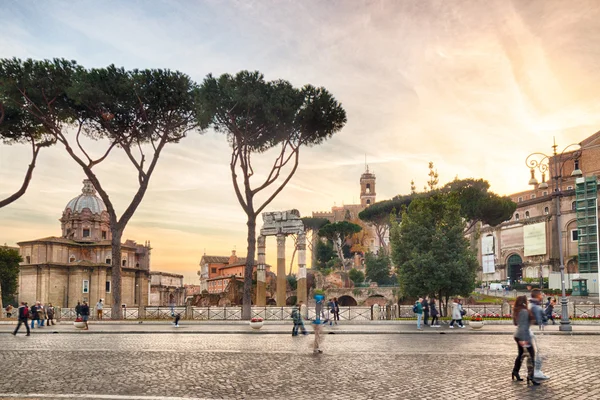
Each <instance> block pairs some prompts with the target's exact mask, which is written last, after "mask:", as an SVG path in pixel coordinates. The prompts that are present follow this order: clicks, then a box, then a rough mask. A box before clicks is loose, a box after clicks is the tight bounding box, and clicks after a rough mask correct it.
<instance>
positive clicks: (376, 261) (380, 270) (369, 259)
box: [365, 251, 391, 285]
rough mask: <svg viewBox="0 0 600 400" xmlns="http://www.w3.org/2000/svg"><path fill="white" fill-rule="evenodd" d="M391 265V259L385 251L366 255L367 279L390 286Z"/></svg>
mask: <svg viewBox="0 0 600 400" xmlns="http://www.w3.org/2000/svg"><path fill="white" fill-rule="evenodd" d="M390 272H391V265H390V258H389V257H388V256H387V255H386V254H385V252H383V251H379V252H378V253H377V254H373V253H371V252H369V253H367V254H366V255H365V277H366V279H368V280H370V281H371V282H376V283H377V284H378V285H388V284H390V283H391V277H390Z"/></svg>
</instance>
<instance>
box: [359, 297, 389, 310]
mask: <svg viewBox="0 0 600 400" xmlns="http://www.w3.org/2000/svg"><path fill="white" fill-rule="evenodd" d="M387 302H388V301H387V300H386V298H385V296H383V295H381V294H374V295H371V296H369V297H367V298H366V300H365V301H364V303H363V305H365V306H369V307H370V306H372V305H374V304H379V305H380V306H385V305H386V304H387Z"/></svg>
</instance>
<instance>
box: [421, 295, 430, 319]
mask: <svg viewBox="0 0 600 400" xmlns="http://www.w3.org/2000/svg"><path fill="white" fill-rule="evenodd" d="M421 305H422V306H423V325H425V326H427V322H428V321H429V297H427V296H425V298H424V299H423V301H422V302H421Z"/></svg>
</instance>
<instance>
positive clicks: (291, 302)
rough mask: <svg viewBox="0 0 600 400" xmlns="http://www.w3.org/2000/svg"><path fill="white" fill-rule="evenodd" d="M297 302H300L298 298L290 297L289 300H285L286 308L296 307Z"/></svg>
mask: <svg viewBox="0 0 600 400" xmlns="http://www.w3.org/2000/svg"><path fill="white" fill-rule="evenodd" d="M297 302H298V298H297V297H296V296H290V297H288V298H287V299H285V305H286V306H294V305H296V303H297Z"/></svg>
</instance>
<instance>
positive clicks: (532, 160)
mask: <svg viewBox="0 0 600 400" xmlns="http://www.w3.org/2000/svg"><path fill="white" fill-rule="evenodd" d="M572 146H579V144H570V145H568V146H567V147H565V148H564V150H563V151H562V152H561V153H560V154H558V153H557V151H556V148H557V145H556V140H555V141H554V144H553V145H552V156H548V155H546V154H544V153H532V154H530V155H528V156H527V159H526V160H525V164H526V165H527V167H528V168H530V170H531V179H530V180H529V184H530V185H534V186H535V185H537V184H538V181H537V179H536V178H535V169H538V170H539V171H540V172H541V173H542V183H540V184H539V186H538V188H539V189H547V188H548V184H547V183H546V179H545V177H546V172H547V171H548V170H549V169H550V168H552V177H553V178H554V193H553V194H552V196H553V197H554V205H555V207H556V232H557V234H558V258H559V261H560V287H561V290H562V298H561V299H560V303H561V306H562V307H561V317H560V326H559V330H561V331H564V332H570V331H572V330H573V327H572V326H571V321H569V308H568V301H567V294H566V291H565V263H564V257H563V244H562V229H561V226H560V216H561V212H560V197H561V195H562V193H561V190H560V182H561V181H562V178H563V177H562V173H563V167H564V166H565V163H566V162H567V161H570V160H576V159H578V158H579V156H580V155H581V149H576V150H575V151H569V153H568V154H565V152H566V151H567V150H568V149H569V148H570V147H572ZM551 161H553V162H552V165H550V164H551ZM581 175H582V172H581V170H580V169H579V168H577V169H574V170H573V172H572V173H571V176H572V177H578V176H581Z"/></svg>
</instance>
